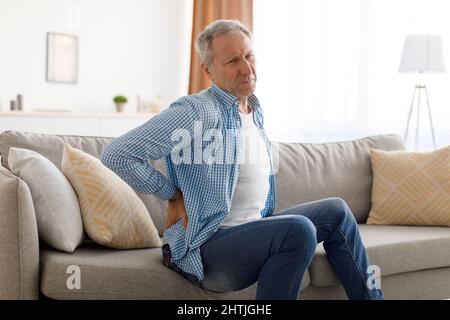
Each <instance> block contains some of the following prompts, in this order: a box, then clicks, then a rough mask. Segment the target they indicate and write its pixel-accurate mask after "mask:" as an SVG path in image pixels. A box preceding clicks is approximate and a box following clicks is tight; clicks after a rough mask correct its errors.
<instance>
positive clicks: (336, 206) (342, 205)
mask: <svg viewBox="0 0 450 320" xmlns="http://www.w3.org/2000/svg"><path fill="white" fill-rule="evenodd" d="M327 205H328V206H329V207H330V210H331V211H333V212H334V214H335V215H336V217H337V219H338V222H339V224H341V223H342V222H344V221H353V222H355V223H356V220H355V217H354V216H353V213H352V211H351V209H350V207H349V206H348V204H347V202H345V200H344V199H342V198H339V197H333V198H329V199H328V201H327Z"/></svg>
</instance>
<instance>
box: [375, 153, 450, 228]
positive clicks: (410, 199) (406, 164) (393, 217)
mask: <svg viewBox="0 0 450 320" xmlns="http://www.w3.org/2000/svg"><path fill="white" fill-rule="evenodd" d="M370 156H371V161H372V170H373V185H372V208H371V211H370V213H369V218H368V220H367V224H396V225H426V226H450V146H448V147H445V148H442V149H438V150H435V151H430V152H406V151H381V150H375V149H372V150H371V152H370Z"/></svg>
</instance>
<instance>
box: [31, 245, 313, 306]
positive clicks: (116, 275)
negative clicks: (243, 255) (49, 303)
mask: <svg viewBox="0 0 450 320" xmlns="http://www.w3.org/2000/svg"><path fill="white" fill-rule="evenodd" d="M40 263H41V264H40V270H41V276H40V286H41V291H42V292H43V293H44V295H45V296H46V297H49V298H52V299H254V297H255V293H256V285H252V286H250V287H249V288H246V289H244V290H240V291H236V292H232V293H216V292H211V291H208V290H203V289H201V288H199V287H197V286H195V285H193V284H191V283H190V282H189V281H188V280H186V279H184V278H183V277H182V276H180V275H178V274H177V273H176V272H174V271H172V270H170V269H169V268H167V267H166V266H164V265H163V263H162V257H161V249H160V248H154V249H134V250H115V249H109V248H106V247H102V246H99V245H97V244H95V243H93V242H92V241H86V242H85V243H83V245H82V246H80V247H79V248H77V249H76V250H75V252H73V253H65V252H60V251H56V250H54V249H52V248H49V247H48V246H45V245H43V244H41V250H40ZM71 265H76V266H78V267H79V268H80V280H81V281H80V289H77V288H73V289H69V288H68V287H67V285H66V282H67V281H68V279H69V278H70V277H71V275H72V274H71V273H66V271H67V268H68V267H69V266H71ZM69 282H70V279H69ZM309 283H310V281H309V274H308V273H306V274H305V277H304V281H303V283H302V289H304V288H306V287H307V286H308V285H309Z"/></svg>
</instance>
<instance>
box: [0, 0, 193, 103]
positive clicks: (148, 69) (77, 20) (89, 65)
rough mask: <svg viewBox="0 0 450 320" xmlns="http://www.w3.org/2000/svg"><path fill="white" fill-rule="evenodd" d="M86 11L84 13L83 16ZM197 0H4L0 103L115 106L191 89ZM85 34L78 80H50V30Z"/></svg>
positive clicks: (1, 4)
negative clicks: (117, 98)
mask: <svg viewBox="0 0 450 320" xmlns="http://www.w3.org/2000/svg"><path fill="white" fill-rule="evenodd" d="M77 12H79V15H77ZM191 24H192V0H188V1H186V0H94V1H92V0H91V1H89V0H0V108H1V110H2V111H6V110H8V109H9V101H10V100H11V99H14V98H15V97H16V94H18V93H22V94H23V95H24V106H25V107H24V109H25V110H27V111H31V110H32V109H35V108H42V109H44V108H45V109H70V110H72V111H76V112H108V111H114V104H113V102H112V98H113V96H114V95H117V94H123V95H125V96H127V97H128V99H129V103H128V110H127V111H135V110H136V96H137V95H138V94H139V95H140V96H141V99H145V100H153V99H156V97H157V96H158V94H160V95H161V97H162V100H163V102H164V107H166V106H167V104H168V103H170V102H171V101H173V100H175V99H176V98H178V97H179V96H181V95H185V94H187V88H188V76H189V75H188V70H189V44H190V35H191V33H190V30H191ZM47 32H61V33H69V34H74V35H77V36H78V37H79V65H78V83H77V84H59V83H51V82H46V70H45V68H46V33H47Z"/></svg>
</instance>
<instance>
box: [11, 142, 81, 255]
mask: <svg viewBox="0 0 450 320" xmlns="http://www.w3.org/2000/svg"><path fill="white" fill-rule="evenodd" d="M8 163H9V166H10V167H11V171H12V172H14V174H15V175H17V176H18V177H20V178H21V179H22V180H23V181H25V182H26V183H27V185H28V187H29V188H30V192H31V197H32V198H33V203H34V210H35V214H36V219H37V225H38V233H39V238H40V239H41V240H43V241H45V242H46V243H47V244H49V245H51V246H52V247H53V248H55V249H58V250H62V251H66V252H73V251H74V250H75V248H76V247H77V246H78V245H80V243H81V242H83V240H84V231H83V222H82V221H81V212H80V206H79V204H78V199H77V195H76V194H75V192H74V191H73V188H72V186H71V184H70V182H69V181H68V180H67V178H66V177H65V176H64V174H63V173H62V172H61V171H60V170H59V169H58V168H57V167H56V166H55V165H54V164H53V163H52V162H51V161H49V160H47V158H45V157H44V156H42V155H40V154H39V153H37V152H35V151H32V150H28V149H21V148H14V147H13V148H11V149H10V150H9V156H8Z"/></svg>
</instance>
